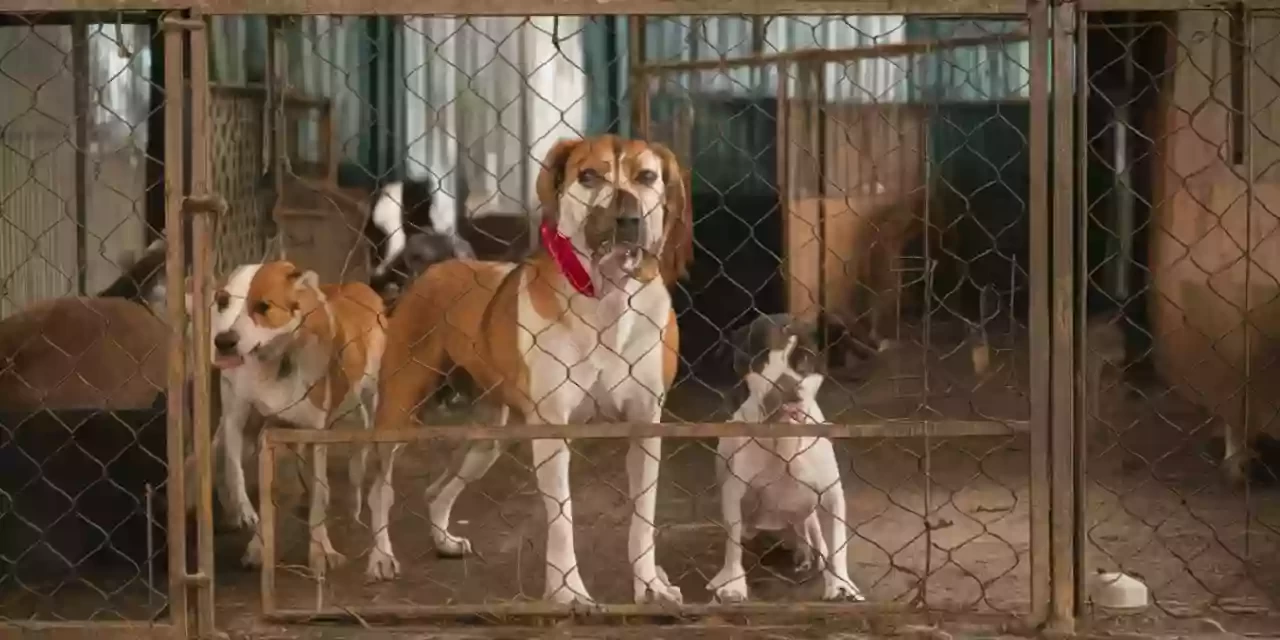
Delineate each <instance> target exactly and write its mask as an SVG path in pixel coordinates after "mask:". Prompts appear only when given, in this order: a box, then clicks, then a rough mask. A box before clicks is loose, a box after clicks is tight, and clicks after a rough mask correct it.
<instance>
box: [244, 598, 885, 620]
mask: <svg viewBox="0 0 1280 640" xmlns="http://www.w3.org/2000/svg"><path fill="white" fill-rule="evenodd" d="M905 611H907V607H906V606H905V605H902V604H899V603H894V602H848V603H837V602H751V603H744V604H726V605H722V604H692V605H680V606H670V605H662V604H601V605H596V606H593V607H580V606H565V605H558V604H552V603H549V602H505V603H491V604H482V603H476V604H452V605H409V604H406V605H386V606H370V607H346V608H343V609H327V610H324V611H315V610H312V609H278V610H276V611H273V612H270V613H266V614H263V618H264V619H265V620H267V621H268V622H274V623H279V624H303V623H318V622H330V623H333V622H340V623H341V622H345V623H357V624H358V623H383V624H392V623H405V622H415V621H419V622H426V621H433V620H434V621H444V620H452V621H457V620H469V621H493V622H504V623H507V622H512V619H513V618H516V619H518V618H543V619H547V618H570V617H599V618H650V619H652V618H663V619H679V620H686V621H687V620H689V619H694V618H706V617H710V616H716V617H736V616H744V617H746V616H762V615H769V616H777V615H784V616H795V617H803V618H810V619H812V617H813V616H863V617H865V616H872V615H884V614H900V613H902V612H905Z"/></svg>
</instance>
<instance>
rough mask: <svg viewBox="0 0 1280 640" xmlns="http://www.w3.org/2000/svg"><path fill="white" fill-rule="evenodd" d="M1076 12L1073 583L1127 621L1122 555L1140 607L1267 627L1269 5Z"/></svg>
mask: <svg viewBox="0 0 1280 640" xmlns="http://www.w3.org/2000/svg"><path fill="white" fill-rule="evenodd" d="M1089 18H1090V20H1089V23H1088V29H1087V30H1086V31H1085V32H1084V33H1083V35H1082V39H1081V45H1080V46H1081V47H1082V49H1083V51H1082V57H1081V60H1082V63H1081V69H1080V81H1081V85H1082V87H1083V88H1084V91H1083V92H1082V93H1081V98H1080V112H1081V113H1082V114H1084V115H1083V116H1082V117H1083V118H1084V124H1083V126H1082V127H1081V142H1080V146H1081V147H1082V149H1081V151H1082V153H1081V155H1080V156H1079V160H1078V166H1079V170H1078V173H1079V174H1080V175H1081V176H1083V177H1084V178H1082V179H1086V178H1087V180H1086V188H1085V191H1084V194H1083V195H1084V197H1082V198H1081V200H1080V208H1081V210H1082V212H1083V214H1082V215H1081V216H1080V219H1081V225H1082V228H1083V229H1084V230H1085V231H1086V235H1085V236H1083V237H1086V238H1087V243H1085V246H1084V247H1082V249H1081V253H1080V256H1081V259H1080V261H1079V262H1080V264H1079V267H1078V268H1079V272H1080V274H1081V276H1082V280H1083V283H1084V286H1085V289H1084V290H1085V291H1087V292H1088V296H1087V297H1088V304H1087V305H1086V306H1085V308H1084V309H1082V320H1083V323H1084V328H1085V332H1084V335H1085V345H1084V346H1083V347H1082V358H1083V359H1084V362H1086V363H1087V364H1088V366H1087V368H1086V376H1085V378H1084V382H1085V384H1086V386H1085V387H1084V389H1083V392H1084V393H1083V395H1084V401H1085V405H1084V406H1085V407H1086V415H1085V417H1084V419H1083V424H1082V425H1081V428H1082V429H1083V430H1084V433H1083V436H1082V438H1083V441H1084V442H1086V443H1087V454H1086V455H1087V464H1088V467H1087V469H1088V470H1087V474H1086V477H1085V478H1084V481H1085V484H1084V487H1085V488H1086V489H1087V493H1086V494H1085V495H1086V500H1085V501H1084V504H1086V505H1087V511H1086V517H1085V520H1084V522H1082V523H1081V529H1082V531H1083V534H1084V541H1083V544H1084V550H1083V551H1084V560H1085V564H1086V566H1087V568H1088V575H1086V576H1085V580H1086V582H1085V584H1083V585H1082V589H1083V590H1084V591H1085V593H1086V595H1087V597H1088V599H1089V601H1090V602H1091V603H1092V604H1093V607H1092V608H1091V609H1090V613H1091V614H1093V615H1094V616H1095V617H1096V618H1098V619H1099V620H1100V621H1101V622H1105V623H1107V624H1110V625H1113V626H1119V627H1125V626H1132V622H1130V621H1128V620H1126V619H1125V617H1124V616H1118V615H1116V614H1117V610H1116V609H1115V607H1114V602H1113V601H1112V600H1111V599H1110V598H1111V596H1112V593H1111V591H1113V590H1112V589H1109V588H1108V587H1107V580H1108V579H1111V578H1114V574H1115V573H1117V572H1119V573H1126V574H1129V575H1131V576H1133V577H1136V578H1138V579H1139V581H1140V582H1141V583H1142V584H1144V585H1145V588H1146V589H1149V591H1150V602H1151V607H1150V610H1151V613H1150V615H1148V616H1146V617H1147V618H1148V619H1155V620H1162V621H1163V624H1164V625H1165V626H1175V625H1179V624H1181V625H1184V626H1185V625H1187V624H1192V625H1196V624H1202V622H1201V621H1202V620H1206V619H1207V620H1210V621H1211V623H1212V624H1213V625H1215V626H1216V627H1218V628H1225V629H1227V630H1229V631H1232V632H1243V633H1248V632H1257V631H1259V630H1260V629H1263V630H1265V629H1267V628H1268V627H1269V625H1270V624H1273V623H1272V622H1269V621H1268V615H1267V613H1268V612H1269V611H1270V610H1271V609H1272V608H1273V606H1274V605H1273V603H1274V590H1273V589H1271V588H1270V584H1271V582H1272V580H1271V578H1270V577H1269V576H1270V575H1271V573H1272V572H1274V569H1275V567H1274V563H1273V562H1271V558H1272V557H1274V549H1275V544H1276V536H1275V525H1274V517H1273V516H1271V515H1269V511H1270V503H1272V502H1274V500H1272V498H1271V496H1270V493H1271V491H1272V488H1271V485H1272V484H1273V479H1274V475H1272V473H1273V472H1272V471H1271V470H1272V469H1273V468H1274V461H1273V460H1272V459H1271V458H1272V456H1271V445H1270V443H1271V442H1272V439H1271V436H1269V435H1268V433H1269V431H1270V427H1269V425H1270V423H1271V422H1272V417H1273V416H1274V415H1275V408H1274V406H1273V405H1274V394H1273V393H1270V391H1269V388H1268V387H1267V384H1268V383H1266V382H1265V380H1268V379H1269V378H1270V376H1269V375H1268V373H1267V371H1268V369H1269V367H1270V366H1271V358H1270V356H1269V355H1267V354H1268V353H1269V352H1270V349H1271V347H1270V343H1271V340H1272V338H1271V332H1272V330H1271V329H1270V324H1271V321H1270V320H1269V316H1268V314H1267V312H1266V311H1265V310H1266V309H1267V308H1268V307H1269V305H1270V304H1271V300H1272V298H1273V297H1274V293H1273V292H1272V289H1274V282H1275V280H1274V278H1273V276H1271V275H1269V273H1270V269H1271V267H1270V266H1269V262H1268V260H1269V259H1270V258H1269V256H1270V255H1271V254H1272V253H1273V252H1272V251H1271V250H1270V249H1269V246H1268V245H1269V242H1270V241H1271V240H1270V237H1271V234H1270V228H1271V227H1272V226H1274V222H1273V221H1274V214H1273V213H1271V211H1272V209H1273V208H1274V205H1273V204H1272V202H1271V198H1270V195H1269V190H1270V189H1271V186H1270V184H1269V183H1270V182H1271V180H1269V178H1268V175H1269V171H1270V168H1271V166H1272V165H1273V164H1274V160H1273V159H1272V156H1274V153H1273V148H1274V146H1275V143H1274V137H1273V134H1272V133H1271V131H1270V129H1271V127H1272V125H1271V121H1272V118H1271V116H1270V113H1271V110H1272V108H1271V105H1272V103H1273V102H1274V98H1275V94H1276V89H1277V83H1276V80H1275V73H1274V70H1273V69H1272V67H1273V66H1274V62H1273V60H1274V51H1273V49H1274V45H1273V43H1274V41H1275V36H1276V33H1275V27H1276V25H1277V24H1280V22H1277V21H1276V16H1275V15H1274V13H1272V12H1270V11H1250V12H1244V11H1222V12H1210V11H1187V12H1181V13H1178V14H1177V15H1175V16H1170V17H1169V18H1168V19H1150V18H1147V17H1146V16H1145V15H1143V14H1139V15H1138V16H1136V17H1135V18H1136V19H1131V18H1121V17H1119V16H1118V15H1112V14H1101V13H1099V14H1091V15H1090V16H1089ZM1119 612H1120V613H1122V612H1123V610H1120V611H1119ZM1188 621H1194V622H1188ZM1144 624H1145V623H1144Z"/></svg>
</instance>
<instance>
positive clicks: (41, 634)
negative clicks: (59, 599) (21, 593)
mask: <svg viewBox="0 0 1280 640" xmlns="http://www.w3.org/2000/svg"><path fill="white" fill-rule="evenodd" d="M178 637H179V634H178V630H177V629H176V628H174V626H173V625H171V624H165V623H147V622H108V621H89V620H87V621H84V622H36V621H31V622H4V623H0V640H78V639H79V638H85V639H86V640H89V639H90V638H92V639H93V640H115V639H117V638H118V639H119V640H151V639H155V640H169V639H170V638H178Z"/></svg>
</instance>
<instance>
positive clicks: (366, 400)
mask: <svg viewBox="0 0 1280 640" xmlns="http://www.w3.org/2000/svg"><path fill="white" fill-rule="evenodd" d="M376 397H377V393H376V392H374V393H368V394H362V395H361V398H360V421H361V424H363V425H364V428H365V430H366V431H368V430H370V429H373V416H372V414H371V412H370V410H371V409H373V408H374V407H376V406H377V400H376ZM368 463H369V445H367V444H360V445H356V446H355V447H353V450H352V451H351V452H350V454H349V457H348V458H347V479H348V481H349V482H350V483H351V503H352V504H351V519H352V520H354V521H356V522H360V513H361V511H363V510H364V478H365V468H366V467H367V466H368Z"/></svg>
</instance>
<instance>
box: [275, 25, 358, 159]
mask: <svg viewBox="0 0 1280 640" xmlns="http://www.w3.org/2000/svg"><path fill="white" fill-rule="evenodd" d="M365 37H366V36H365V22H364V19H362V18H354V17H330V16H307V17H304V18H302V19H300V20H299V21H298V26H297V28H296V29H291V30H290V31H289V37H288V39H289V85H290V87H291V88H294V89H297V90H300V91H302V92H303V93H304V94H306V95H309V96H318V97H323V98H330V99H332V100H333V106H334V114H335V116H334V119H335V121H336V122H335V123H334V125H335V128H336V133H335V141H336V142H337V144H338V145H339V155H340V156H341V157H342V158H344V159H346V160H351V161H357V162H359V161H360V160H361V156H360V151H361V148H360V145H359V144H355V142H357V141H359V140H361V139H362V138H363V137H364V136H365V135H366V134H367V129H368V126H367V125H366V124H365V123H366V122H367V117H368V113H369V110H370V109H371V107H372V105H373V100H371V99H370V98H369V97H368V96H366V95H364V92H365V91H366V87H367V86H368V83H367V79H366V74H368V73H369V67H368V66H367V65H364V64H362V59H363V57H364V56H363V50H362V42H361V41H362V40H363V39H365ZM298 135H299V136H300V140H301V141H302V142H303V149H306V150H307V151H308V155H307V156H306V159H308V160H313V161H319V160H320V158H319V157H318V152H319V148H320V145H319V140H320V131H319V124H318V123H316V122H303V123H301V124H300V129H299V134H298Z"/></svg>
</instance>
